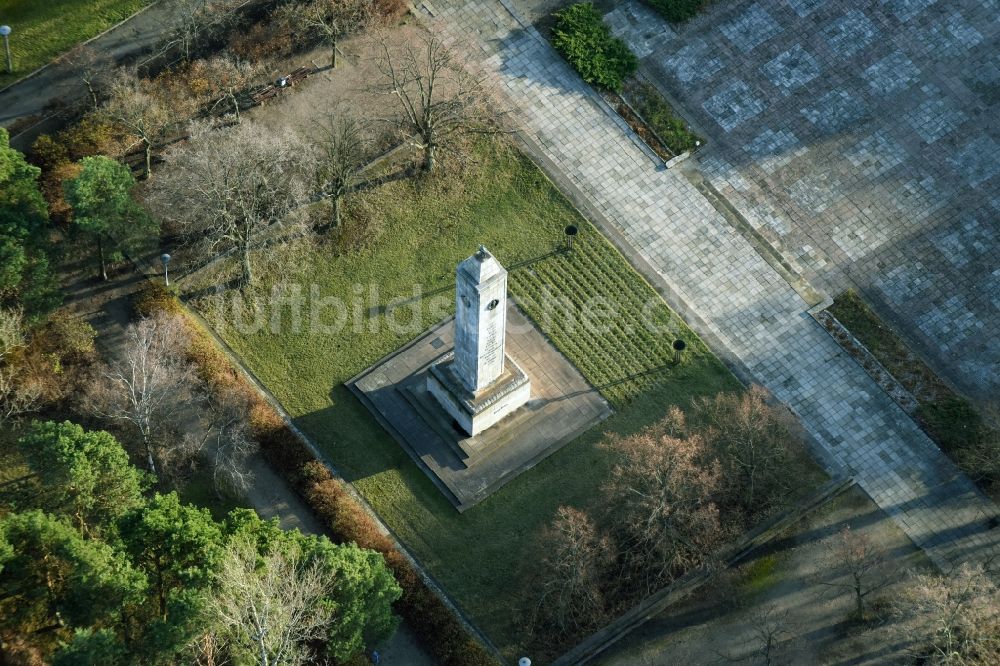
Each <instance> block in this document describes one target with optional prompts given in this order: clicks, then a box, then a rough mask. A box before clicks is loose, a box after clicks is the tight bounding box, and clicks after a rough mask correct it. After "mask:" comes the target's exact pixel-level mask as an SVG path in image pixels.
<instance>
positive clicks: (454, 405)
mask: <svg viewBox="0 0 1000 666" xmlns="http://www.w3.org/2000/svg"><path fill="white" fill-rule="evenodd" d="M427 391H428V393H430V394H431V395H432V396H434V397H435V398H436V399H437V401H438V402H439V403H440V404H441V406H442V407H443V408H444V410H445V411H446V412H448V414H449V415H451V417H452V418H453V419H455V421H456V422H457V423H458V425H459V426H460V427H461V428H462V430H464V431H465V432H466V433H467V434H469V435H478V434H479V433H481V432H483V431H484V430H486V429H487V428H489V427H490V426H492V425H495V424H496V423H497V422H499V421H500V420H501V419H503V418H504V417H505V416H507V415H508V414H510V413H511V412H513V411H514V410H516V409H517V408H519V407H521V406H522V405H524V404H525V403H527V402H528V400H529V399H530V398H531V381H530V380H529V379H528V375H526V374H525V373H524V370H522V369H521V368H519V367H518V366H517V364H516V363H514V361H513V360H512V359H511V358H510V357H509V356H508V357H506V359H505V362H504V371H503V373H501V375H500V376H499V377H498V378H497V379H496V380H495V381H494V382H493V383H492V384H489V385H487V386H486V387H484V388H483V389H481V390H479V391H470V390H469V389H467V388H466V387H465V385H464V384H462V382H461V379H460V378H459V376H458V373H457V372H456V368H455V359H454V354H449V355H448V358H445V359H444V360H443V361H441V362H440V363H438V364H436V365H432V366H431V368H430V372H428V373H427Z"/></svg>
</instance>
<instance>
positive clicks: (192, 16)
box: [160, 0, 248, 62]
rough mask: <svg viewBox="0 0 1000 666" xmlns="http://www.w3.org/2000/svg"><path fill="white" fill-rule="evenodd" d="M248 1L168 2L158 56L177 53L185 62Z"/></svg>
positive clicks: (177, 0) (189, 0) (184, 0)
mask: <svg viewBox="0 0 1000 666" xmlns="http://www.w3.org/2000/svg"><path fill="white" fill-rule="evenodd" d="M246 4H248V0H169V2H168V3H167V10H168V12H167V13H166V14H165V16H166V20H165V24H164V26H163V34H164V39H163V42H162V43H161V45H160V48H161V52H167V51H171V50H176V52H177V53H178V54H179V55H180V57H181V59H182V60H184V61H185V62H187V61H189V60H191V55H192V54H193V52H194V50H195V48H196V47H197V46H198V44H199V42H202V41H204V40H206V39H208V38H210V37H211V36H213V35H214V34H216V33H217V32H218V31H220V30H222V29H224V28H225V27H226V26H227V25H229V24H230V23H231V21H232V19H233V14H234V12H235V11H236V10H238V9H239V8H241V7H243V6H244V5H246Z"/></svg>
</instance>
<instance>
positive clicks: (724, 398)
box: [693, 386, 797, 515]
mask: <svg viewBox="0 0 1000 666" xmlns="http://www.w3.org/2000/svg"><path fill="white" fill-rule="evenodd" d="M769 398H770V394H769V393H768V392H767V390H766V389H764V388H762V387H760V386H751V387H750V389H749V390H748V391H743V392H739V393H720V394H718V395H716V396H714V397H711V398H701V399H699V400H698V401H696V402H695V406H694V419H693V420H694V421H696V422H698V423H699V424H700V425H701V426H703V427H702V428H700V430H701V433H702V435H703V436H704V437H705V439H706V441H707V442H708V444H709V445H710V447H711V448H714V449H715V450H716V454H717V456H718V458H719V460H720V461H721V464H722V468H723V478H722V483H723V487H724V490H725V492H726V494H727V495H728V497H729V501H730V503H732V504H733V505H738V506H740V507H742V508H743V510H744V511H746V512H747V514H749V515H753V514H757V513H762V512H766V511H767V510H769V509H771V508H773V506H774V505H775V504H776V503H778V502H780V501H781V500H782V499H783V498H785V497H787V494H788V490H789V485H790V484H789V482H790V481H792V480H793V477H792V475H791V463H792V459H793V456H792V447H793V446H794V445H795V444H796V441H797V440H796V435H795V434H794V433H795V432H796V424H795V421H794V419H793V418H792V415H791V414H790V413H789V412H788V410H787V409H784V408H782V407H774V406H771V405H770V404H768V400H769ZM704 426H707V428H706V427H704Z"/></svg>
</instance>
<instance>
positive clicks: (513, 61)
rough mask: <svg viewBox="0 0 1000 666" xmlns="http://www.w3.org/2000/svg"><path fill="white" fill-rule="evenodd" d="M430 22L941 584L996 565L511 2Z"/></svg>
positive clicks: (473, 5)
mask: <svg viewBox="0 0 1000 666" xmlns="http://www.w3.org/2000/svg"><path fill="white" fill-rule="evenodd" d="M418 11H420V12H421V13H422V15H423V16H424V17H425V18H427V19H428V21H429V22H430V23H431V24H435V25H437V26H438V27H439V28H440V29H442V30H444V32H445V34H446V35H447V37H448V40H449V41H451V42H455V43H456V44H458V45H459V47H458V48H462V49H464V50H465V52H466V53H467V54H469V64H470V66H473V67H476V68H480V69H481V70H482V73H483V74H484V75H485V76H487V77H489V78H491V79H493V81H494V82H495V83H496V84H497V87H498V88H499V89H500V90H501V91H502V93H504V94H505V96H506V97H507V100H508V102H509V103H510V104H511V105H512V106H513V107H514V110H515V112H516V113H515V115H516V116H517V120H518V122H519V125H520V127H521V130H522V132H523V133H524V135H525V139H526V141H527V142H528V143H529V144H532V147H533V152H535V153H536V155H535V156H536V158H537V159H539V161H541V162H542V164H543V166H546V167H547V170H548V171H549V172H550V174H551V175H552V176H553V177H554V178H555V179H556V180H558V181H560V184H561V185H562V186H563V188H564V189H568V190H569V191H570V194H574V195H575V198H576V199H577V201H578V203H581V205H583V207H584V208H585V209H586V212H587V213H588V214H590V216H591V217H592V218H596V219H595V220H594V221H595V222H597V223H598V224H599V225H601V226H602V227H603V228H604V229H605V231H606V233H608V235H609V237H611V239H612V240H613V241H615V242H616V243H617V244H618V245H619V248H620V249H621V250H622V251H623V253H624V254H625V255H626V256H628V257H629V259H630V260H631V261H632V262H633V264H635V265H636V267H637V268H639V269H640V270H641V271H642V272H644V273H645V274H646V275H647V277H649V278H650V279H652V280H653V282H654V286H656V287H657V288H658V289H659V290H660V291H661V293H664V294H665V295H667V298H668V300H669V301H671V304H672V305H674V307H675V308H676V309H678V310H679V311H681V312H684V313H685V314H686V316H688V317H689V319H692V321H691V322H690V323H692V324H693V325H694V326H695V328H696V329H699V332H700V333H701V334H702V335H704V336H705V337H706V338H707V339H709V341H711V342H713V343H714V344H713V346H714V347H716V348H717V351H718V352H720V353H721V354H722V355H723V356H726V355H730V356H732V357H735V360H736V363H735V365H738V366H742V368H744V369H745V370H746V373H747V374H749V376H750V378H752V379H753V381H755V382H758V383H760V384H762V385H764V386H766V387H767V388H768V389H770V390H771V391H772V392H773V393H774V395H775V396H777V398H779V399H780V400H782V401H783V402H785V403H787V404H788V405H789V406H790V407H791V408H792V409H794V410H795V411H796V412H797V413H798V415H799V416H800V418H801V419H802V421H803V424H804V425H805V427H806V428H807V429H808V430H809V432H810V433H811V435H812V436H813V438H814V440H815V442H816V453H817V455H818V457H819V458H820V459H821V460H822V462H823V463H824V464H825V465H826V467H827V469H828V470H829V471H830V472H831V473H840V472H843V471H848V472H849V473H851V474H853V475H855V476H856V478H857V479H858V482H859V484H860V485H861V487H862V488H864V489H865V491H866V492H867V493H868V494H869V495H870V496H871V497H872V499H873V500H874V501H875V502H876V503H877V504H878V505H879V507H881V508H882V509H884V510H885V511H886V512H887V513H888V514H889V515H890V516H892V517H893V518H894V519H895V520H896V521H897V522H898V524H899V525H900V526H901V527H902V529H903V531H904V532H905V533H906V534H907V535H908V536H909V537H910V538H911V539H912V540H913V541H914V543H916V544H917V545H918V546H920V547H921V548H923V549H924V550H925V551H926V552H927V554H928V555H929V556H930V557H931V558H932V560H933V561H934V562H935V563H936V564H938V566H940V567H941V568H943V569H949V568H950V567H951V566H953V565H954V564H955V563H958V562H964V561H983V560H985V559H986V558H988V557H989V556H990V555H991V554H996V553H998V552H1000V529H991V528H990V524H991V521H993V520H995V517H996V515H997V507H996V506H995V505H994V504H993V503H992V502H991V501H990V500H989V499H987V498H986V497H984V496H983V495H982V494H981V493H980V492H979V491H978V490H977V488H976V487H975V485H974V484H973V483H972V482H971V481H970V480H969V479H968V478H967V477H966V476H965V475H964V474H962V473H961V472H960V471H959V470H958V469H957V468H956V467H955V465H954V464H953V463H952V462H951V461H950V460H949V459H948V458H947V457H946V456H945V455H944V454H943V453H942V452H941V451H940V450H939V449H938V448H937V446H935V445H934V443H932V442H931V441H930V440H929V439H928V438H927V436H926V435H925V434H924V433H923V432H922V431H921V430H920V429H919V428H918V427H917V425H916V424H915V423H914V422H913V421H912V420H911V419H910V418H909V417H908V416H907V415H906V414H905V413H904V412H903V411H902V410H901V409H900V408H899V407H898V406H897V405H896V404H895V403H894V402H892V400H891V399H890V398H889V397H888V396H887V395H886V394H885V393H883V392H882V391H881V389H879V387H878V386H877V385H876V384H875V383H874V382H873V381H872V380H871V379H870V378H869V377H868V375H867V374H866V373H865V371H864V370H863V369H862V368H861V367H860V366H859V365H858V364H857V363H856V362H855V361H854V360H852V359H851V358H850V357H849V356H847V355H846V354H845V353H844V352H843V351H842V350H841V349H840V347H839V346H838V345H837V344H836V342H835V341H834V340H833V339H832V338H831V337H830V336H829V335H828V334H827V333H826V332H825V331H824V330H823V329H822V328H821V327H820V326H819V325H818V324H817V323H816V322H815V321H814V320H813V319H812V317H811V316H810V315H809V314H808V312H807V310H808V305H807V304H806V303H805V301H803V300H802V298H801V297H800V296H799V295H798V293H797V292H796V291H795V290H793V289H792V288H791V287H790V286H789V285H788V283H786V282H785V281H784V280H783V278H782V277H781V276H780V275H779V274H778V273H777V272H776V271H775V270H774V269H773V268H772V267H771V265H770V264H769V263H768V262H766V261H765V260H764V259H763V258H762V257H761V255H760V254H758V253H757V251H756V250H755V249H754V247H752V246H751V245H750V243H749V242H748V241H747V240H746V239H745V238H744V237H743V236H741V235H740V234H738V233H736V231H734V229H733V228H732V227H731V226H730V224H729V223H728V222H727V221H726V220H725V218H723V217H722V216H721V215H720V214H719V213H718V212H717V211H716V209H715V208H713V206H712V205H711V203H710V202H709V201H708V200H706V199H705V198H704V196H702V194H701V193H700V192H699V191H698V190H697V189H695V187H694V186H693V185H692V184H691V183H690V182H689V181H688V179H687V178H685V176H683V175H682V174H680V173H678V171H677V170H666V169H664V168H663V167H662V164H660V163H658V162H656V161H654V160H653V159H651V157H650V155H649V153H648V151H647V150H645V149H644V148H643V147H641V146H640V144H639V142H638V139H637V137H635V135H634V134H633V133H632V132H631V130H629V129H628V128H627V127H626V126H625V125H624V124H623V123H622V122H621V121H620V120H619V119H618V118H617V117H616V116H614V115H613V113H612V112H610V109H608V108H607V106H606V105H604V104H603V102H602V101H601V100H600V98H599V97H598V96H597V95H596V94H595V93H594V92H593V90H592V89H591V88H590V87H589V86H587V85H586V84H584V83H583V81H582V80H580V78H579V77H578V76H577V75H576V73H575V72H574V71H573V70H572V69H570V67H569V66H568V65H567V64H566V63H565V62H564V61H563V60H562V58H561V57H560V56H559V55H558V54H557V53H556V52H555V51H554V50H553V49H552V48H551V47H550V46H549V44H548V43H547V42H546V41H545V40H544V39H543V38H542V36H541V35H540V34H539V33H538V31H537V30H535V29H534V28H533V27H531V26H530V25H529V24H528V23H527V22H526V21H524V20H523V19H520V17H518V16H517V15H516V13H515V10H514V9H513V7H512V6H511V5H510V3H509V0H471V1H470V0H461V1H460V0H434V2H433V4H432V3H431V0H426V1H425V2H423V3H422V4H421V5H420V6H419V7H418Z"/></svg>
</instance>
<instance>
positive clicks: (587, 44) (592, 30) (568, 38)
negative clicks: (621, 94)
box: [552, 2, 639, 91]
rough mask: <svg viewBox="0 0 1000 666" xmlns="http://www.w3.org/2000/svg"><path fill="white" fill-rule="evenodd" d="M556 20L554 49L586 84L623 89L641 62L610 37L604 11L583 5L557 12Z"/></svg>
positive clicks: (553, 37) (626, 46)
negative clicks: (602, 12) (603, 15)
mask: <svg viewBox="0 0 1000 666" xmlns="http://www.w3.org/2000/svg"><path fill="white" fill-rule="evenodd" d="M555 17H556V25H555V27H554V28H553V29H552V46H553V47H555V49H556V50H557V51H559V53H561V54H562V56H563V57H564V58H566V60H567V61H569V64H571V65H573V67H574V68H575V69H576V71H577V72H579V73H580V76H581V77H583V80H584V81H586V82H587V83H594V84H597V85H599V86H603V87H605V88H609V89H611V90H615V91H618V90H621V87H622V83H623V82H624V81H625V79H626V78H628V77H629V76H631V75H632V74H634V73H635V70H636V68H637V67H638V64H639V63H638V61H637V60H636V58H635V55H634V54H633V53H632V52H631V51H630V50H629V48H628V45H627V44H625V42H623V41H622V40H620V39H618V38H617V37H615V36H614V35H612V34H611V30H609V29H608V26H607V25H605V24H604V21H602V20H601V12H600V11H598V9H597V8H596V7H594V5H593V4H592V3H590V2H581V3H578V4H575V5H570V6H569V7H567V8H566V9H563V10H562V11H558V12H556V13H555Z"/></svg>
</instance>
